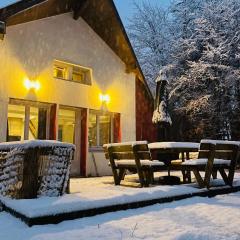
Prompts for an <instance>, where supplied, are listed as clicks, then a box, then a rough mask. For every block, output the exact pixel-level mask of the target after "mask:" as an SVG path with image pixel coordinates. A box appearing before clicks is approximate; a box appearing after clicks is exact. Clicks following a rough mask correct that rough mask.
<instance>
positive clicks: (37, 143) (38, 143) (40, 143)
mask: <svg viewBox="0 0 240 240" xmlns="http://www.w3.org/2000/svg"><path fill="white" fill-rule="evenodd" d="M52 146H54V147H71V148H75V145H73V144H71V143H65V142H59V141H53V140H24V141H15V142H2V143H0V150H1V149H6V148H15V147H21V148H24V149H28V148H33V147H52Z"/></svg>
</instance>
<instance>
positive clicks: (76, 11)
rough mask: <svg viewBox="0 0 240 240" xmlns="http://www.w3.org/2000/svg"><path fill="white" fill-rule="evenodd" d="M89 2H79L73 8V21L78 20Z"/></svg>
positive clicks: (83, 0) (85, 0)
mask: <svg viewBox="0 0 240 240" xmlns="http://www.w3.org/2000/svg"><path fill="white" fill-rule="evenodd" d="M87 2H88V1H87V0H82V1H77V2H76V3H75V6H74V7H73V19H75V20H78V18H79V17H80V16H81V15H82V13H83V12H84V10H85V9H86V6H87Z"/></svg>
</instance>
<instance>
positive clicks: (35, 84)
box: [24, 79, 40, 90]
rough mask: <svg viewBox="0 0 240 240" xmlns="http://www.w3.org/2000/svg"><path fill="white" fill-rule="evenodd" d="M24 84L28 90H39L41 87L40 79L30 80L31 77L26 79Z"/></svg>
mask: <svg viewBox="0 0 240 240" xmlns="http://www.w3.org/2000/svg"><path fill="white" fill-rule="evenodd" d="M24 86H25V88H26V89H27V90H30V89H34V90H39V89H40V83H39V82H38V81H30V80H29V79H25V80H24Z"/></svg>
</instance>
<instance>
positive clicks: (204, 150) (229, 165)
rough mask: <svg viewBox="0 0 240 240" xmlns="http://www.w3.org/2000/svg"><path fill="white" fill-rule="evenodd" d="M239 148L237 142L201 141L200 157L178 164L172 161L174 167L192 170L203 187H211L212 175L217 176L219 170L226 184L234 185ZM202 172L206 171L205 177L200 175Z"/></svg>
mask: <svg viewBox="0 0 240 240" xmlns="http://www.w3.org/2000/svg"><path fill="white" fill-rule="evenodd" d="M238 148H239V147H238V146H237V145H236V144H228V143H216V144H214V143H207V142H201V144H200V149H199V154H198V159H193V160H188V161H186V162H183V163H181V164H176V165H175V164H174V163H172V168H173V169H175V170H177V169H178V170H181V171H192V172H193V174H194V176H195V178H196V181H197V182H198V184H199V186H200V187H201V188H202V187H207V188H210V178H211V176H213V178H216V177H217V172H219V173H220V175H221V176H222V178H223V180H224V182H225V184H226V185H230V186H232V183H233V178H234V172H235V167H236V162H237V158H238ZM226 170H227V171H228V173H226ZM200 172H204V177H202V176H201V175H200Z"/></svg>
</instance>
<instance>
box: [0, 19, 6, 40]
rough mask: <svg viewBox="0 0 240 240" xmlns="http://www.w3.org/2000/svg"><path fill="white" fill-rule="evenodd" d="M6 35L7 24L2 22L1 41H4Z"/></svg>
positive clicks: (0, 26) (0, 22) (0, 24)
mask: <svg viewBox="0 0 240 240" xmlns="http://www.w3.org/2000/svg"><path fill="white" fill-rule="evenodd" d="M5 34H6V23H5V22H2V21H0V40H3V39H4V35H5Z"/></svg>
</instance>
